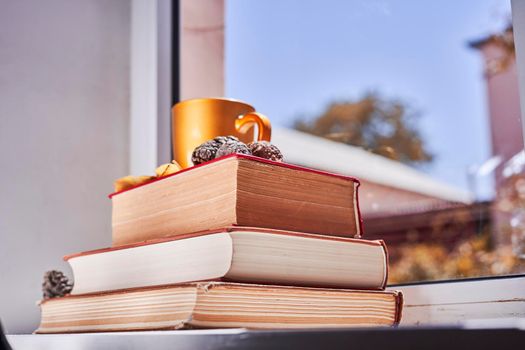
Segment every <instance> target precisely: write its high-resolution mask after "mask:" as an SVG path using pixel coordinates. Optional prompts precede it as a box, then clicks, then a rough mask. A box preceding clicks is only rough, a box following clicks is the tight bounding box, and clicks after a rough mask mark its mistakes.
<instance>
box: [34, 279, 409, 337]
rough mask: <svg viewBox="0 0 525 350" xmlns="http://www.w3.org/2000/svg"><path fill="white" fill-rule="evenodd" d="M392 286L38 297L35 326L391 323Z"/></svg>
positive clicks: (215, 285)
mask: <svg viewBox="0 0 525 350" xmlns="http://www.w3.org/2000/svg"><path fill="white" fill-rule="evenodd" d="M402 305H403V295H402V294H401V292H398V291H363V290H360V291H356V290H348V289H326V288H304V287H290V286H268V285H257V284H240V283H224V282H198V283H188V284H179V285H168V286H162V287H148V288H136V289H129V290H120V291H114V292H108V293H94V294H82V295H69V296H65V297H62V298H53V299H48V300H44V301H42V302H41V304H40V308H41V310H42V319H41V322H40V326H39V328H38V329H37V330H36V333H78V332H110V331H137V330H169V329H184V328H196V327H198V328H239V327H243V328H256V329H257V328H260V329H279V328H282V329H292V328H322V327H324V328H326V327H330V328H335V327H339V328H341V327H372V326H383V327H384V326H393V325H396V324H398V323H399V321H400V319H401V310H402Z"/></svg>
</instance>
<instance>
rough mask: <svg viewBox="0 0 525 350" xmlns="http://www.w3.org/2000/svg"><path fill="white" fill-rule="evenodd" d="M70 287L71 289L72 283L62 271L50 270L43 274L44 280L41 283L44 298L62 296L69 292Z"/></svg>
mask: <svg viewBox="0 0 525 350" xmlns="http://www.w3.org/2000/svg"><path fill="white" fill-rule="evenodd" d="M71 289H73V284H72V283H70V282H69V279H68V278H67V276H66V275H64V274H63V273H62V272H60V271H56V270H52V271H47V272H46V273H45V274H44V282H43V283H42V292H43V293H44V299H50V298H56V297H63V296H64V295H66V294H69V293H71Z"/></svg>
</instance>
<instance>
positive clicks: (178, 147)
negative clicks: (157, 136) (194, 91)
mask: <svg viewBox="0 0 525 350" xmlns="http://www.w3.org/2000/svg"><path fill="white" fill-rule="evenodd" d="M171 118H172V123H171V135H172V147H173V158H174V160H175V161H177V163H179V164H180V166H181V167H182V168H188V167H190V166H192V165H193V163H192V162H191V154H192V153H193V150H194V149H195V147H197V146H199V145H200V144H202V143H204V142H206V141H208V140H211V139H213V138H215V137H217V136H228V135H233V136H236V137H238V138H239V140H241V141H242V142H245V143H249V142H252V141H253V138H254V132H253V126H254V125H257V140H258V141H261V140H264V141H270V138H271V133H272V126H271V124H270V120H269V119H268V117H266V116H264V115H263V114H261V113H258V112H256V111H255V108H253V107H252V106H250V105H249V104H247V103H244V102H241V101H236V100H232V99H226V98H197V99H192V100H186V101H182V102H179V103H177V104H176V105H175V106H173V108H172V110H171Z"/></svg>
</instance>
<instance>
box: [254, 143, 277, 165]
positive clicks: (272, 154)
mask: <svg viewBox="0 0 525 350" xmlns="http://www.w3.org/2000/svg"><path fill="white" fill-rule="evenodd" d="M248 148H249V149H250V151H251V152H252V154H253V155H254V156H256V157H261V158H264V159H269V160H273V161H276V162H282V161H283V159H284V157H283V154H282V153H281V151H280V150H279V148H277V146H275V145H272V144H271V143H270V142H268V141H255V142H251V143H249V144H248Z"/></svg>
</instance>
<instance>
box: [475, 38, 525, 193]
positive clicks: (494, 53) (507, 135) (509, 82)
mask: <svg viewBox="0 0 525 350" xmlns="http://www.w3.org/2000/svg"><path fill="white" fill-rule="evenodd" d="M480 50H481V52H482V54H483V57H484V59H485V61H486V62H487V65H488V66H490V62H494V60H497V59H498V58H500V57H502V56H503V55H504V54H505V53H504V51H503V49H502V48H501V47H499V46H497V45H495V44H493V43H491V42H489V43H487V44H485V45H483V46H481V47H480ZM486 81H487V95H488V107H489V114H490V130H491V139H492V154H493V155H499V156H502V158H503V162H506V161H508V160H509V159H510V158H511V157H512V156H514V155H515V154H516V153H518V152H519V151H521V150H522V149H523V133H522V127H521V109H520V98H519V90H518V73H517V71H516V61H515V59H512V60H511V61H510V64H509V66H508V67H507V68H506V69H504V70H503V71H501V72H498V73H495V74H488V75H487V77H486ZM501 168H502V166H500V167H499V168H498V169H497V171H496V186H497V187H498V186H499V185H500V184H501V181H502V180H503V178H502V174H501Z"/></svg>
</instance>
